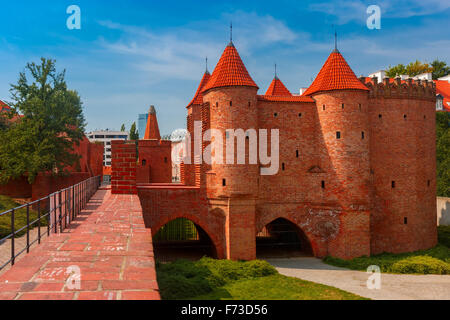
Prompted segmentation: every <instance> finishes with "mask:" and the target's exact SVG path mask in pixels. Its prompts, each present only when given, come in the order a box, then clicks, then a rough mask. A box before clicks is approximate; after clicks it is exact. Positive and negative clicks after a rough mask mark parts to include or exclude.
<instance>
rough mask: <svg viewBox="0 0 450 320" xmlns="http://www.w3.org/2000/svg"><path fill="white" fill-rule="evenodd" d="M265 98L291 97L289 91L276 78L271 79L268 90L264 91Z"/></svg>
mask: <svg viewBox="0 0 450 320" xmlns="http://www.w3.org/2000/svg"><path fill="white" fill-rule="evenodd" d="M265 95H266V96H292V94H291V93H290V92H289V90H288V89H287V88H286V87H285V86H284V84H283V82H281V80H280V79H278V77H275V78H273V80H272V83H271V84H270V86H269V89H267V91H266V94H265Z"/></svg>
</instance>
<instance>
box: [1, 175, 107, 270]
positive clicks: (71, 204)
mask: <svg viewBox="0 0 450 320" xmlns="http://www.w3.org/2000/svg"><path fill="white" fill-rule="evenodd" d="M100 184H101V177H100V176H96V177H91V178H89V179H87V180H84V181H82V182H80V183H77V184H75V185H73V186H71V187H68V188H65V189H62V190H59V191H56V192H54V193H52V194H50V195H48V196H46V197H44V198H41V199H38V200H35V201H33V202H29V203H26V204H24V205H21V206H19V207H16V208H13V209H9V210H7V211H5V212H2V213H0V219H5V217H7V215H10V231H11V232H10V233H9V234H8V235H6V236H5V237H3V238H1V239H0V245H3V244H4V243H5V242H6V241H7V240H10V245H11V258H10V259H9V260H8V261H6V262H4V263H3V264H2V265H1V266H0V270H2V269H3V268H5V267H6V266H7V265H8V264H10V263H11V265H14V263H15V260H16V258H17V257H18V256H19V255H21V254H22V253H24V252H25V251H26V252H27V253H28V252H30V247H31V246H32V245H33V244H35V243H36V242H37V243H38V244H40V243H41V239H42V238H43V237H45V236H50V234H51V233H58V232H62V231H63V230H64V229H65V228H67V227H68V226H69V225H70V223H71V222H72V221H73V220H74V219H75V218H76V217H77V216H78V214H79V213H80V212H81V210H83V209H84V208H85V207H86V205H87V203H88V201H89V199H90V198H91V197H92V196H93V195H94V193H95V192H96V191H97V190H98V188H99V187H100ZM6 219H7V218H6ZM23 220H25V221H23ZM30 220H31V221H30ZM34 227H37V238H36V239H34V240H33V241H31V240H30V231H31V230H32V229H33V228H34ZM43 228H44V230H42V229H43ZM23 235H26V238H25V245H24V248H23V249H20V250H17V248H16V242H17V240H18V239H17V238H19V237H21V236H23Z"/></svg>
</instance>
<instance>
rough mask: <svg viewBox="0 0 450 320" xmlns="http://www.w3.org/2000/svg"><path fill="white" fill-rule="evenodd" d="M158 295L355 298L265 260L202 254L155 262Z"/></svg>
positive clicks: (221, 297) (190, 297)
mask: <svg viewBox="0 0 450 320" xmlns="http://www.w3.org/2000/svg"><path fill="white" fill-rule="evenodd" d="M156 271H157V277H158V285H159V289H160V292H161V297H162V298H163V299H168V300H177V299H180V300H184V299H186V300H188V299H189V300H190V299H193V300H197V299H198V300H312V299H314V300H356V299H357V300H359V299H364V298H362V297H360V296H357V295H354V294H352V293H349V292H345V291H343V290H340V289H337V288H333V287H329V286H325V285H321V284H317V283H313V282H309V281H304V280H301V279H297V278H291V277H286V276H283V275H281V274H279V273H278V272H277V270H276V269H275V268H274V267H272V266H271V265H270V264H269V263H268V262H266V261H261V260H254V261H248V262H237V261H230V260H215V259H211V258H202V259H200V260H198V261H188V260H177V261H175V262H171V263H166V264H161V263H157V264H156Z"/></svg>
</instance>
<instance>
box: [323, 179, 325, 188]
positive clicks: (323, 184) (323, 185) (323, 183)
mask: <svg viewBox="0 0 450 320" xmlns="http://www.w3.org/2000/svg"><path fill="white" fill-rule="evenodd" d="M322 189H325V181H324V180H322Z"/></svg>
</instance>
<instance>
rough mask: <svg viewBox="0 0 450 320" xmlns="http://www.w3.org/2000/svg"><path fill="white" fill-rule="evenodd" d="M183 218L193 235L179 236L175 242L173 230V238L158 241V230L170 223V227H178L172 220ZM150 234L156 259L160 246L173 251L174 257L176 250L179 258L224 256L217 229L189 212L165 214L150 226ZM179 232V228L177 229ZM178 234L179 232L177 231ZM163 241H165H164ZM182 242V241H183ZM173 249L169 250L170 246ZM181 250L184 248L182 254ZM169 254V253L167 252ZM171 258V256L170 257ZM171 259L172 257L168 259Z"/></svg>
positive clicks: (221, 257) (175, 256)
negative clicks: (187, 237) (192, 229)
mask: <svg viewBox="0 0 450 320" xmlns="http://www.w3.org/2000/svg"><path fill="white" fill-rule="evenodd" d="M177 220H178V221H179V220H184V221H185V222H186V223H187V224H190V225H191V226H192V227H193V228H195V231H194V232H193V237H192V238H190V239H184V237H180V239H178V240H180V242H177V239H176V238H177V236H176V232H175V238H172V239H171V238H170V237H168V238H165V239H163V240H166V241H162V242H161V241H160V240H161V236H160V235H158V233H159V232H160V230H161V229H162V228H163V227H165V226H168V225H171V228H178V226H177V225H176V224H174V223H173V222H174V221H177ZM151 229H152V236H153V247H154V250H155V257H156V258H157V259H158V254H157V250H158V249H161V248H165V249H168V250H167V251H168V252H169V253H170V251H173V254H172V253H170V254H172V255H173V256H174V258H177V252H181V254H180V255H179V258H192V259H196V258H201V257H202V256H203V255H206V256H210V257H213V258H218V259H223V258H224V248H223V245H224V244H223V241H220V238H219V237H220V234H221V233H220V232H217V230H215V231H214V230H213V228H211V227H210V226H209V225H207V224H206V223H205V222H203V221H201V220H200V219H199V218H198V217H197V216H196V215H189V214H185V215H183V214H180V215H172V216H165V217H164V218H162V217H161V219H159V220H158V222H157V223H156V224H155V225H154V226H152V227H151ZM179 231H180V232H181V230H179ZM178 235H180V233H178ZM164 242H165V243H164ZM183 242H184V243H183ZM171 247H172V248H173V250H170V248H171ZM183 250H185V251H186V252H185V254H183V252H182V251H183ZM189 250H193V251H196V252H193V254H190V253H189ZM168 255H169V254H168ZM170 258H172V257H170ZM170 260H173V259H170Z"/></svg>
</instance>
